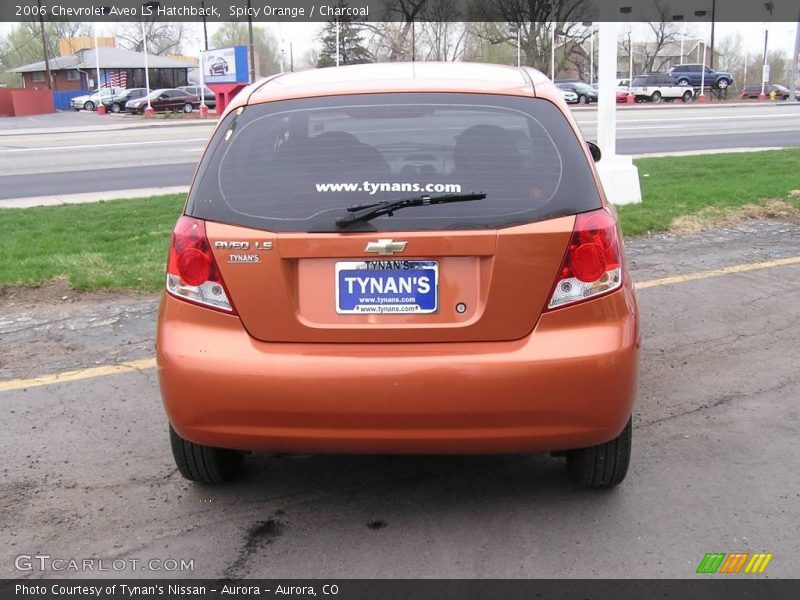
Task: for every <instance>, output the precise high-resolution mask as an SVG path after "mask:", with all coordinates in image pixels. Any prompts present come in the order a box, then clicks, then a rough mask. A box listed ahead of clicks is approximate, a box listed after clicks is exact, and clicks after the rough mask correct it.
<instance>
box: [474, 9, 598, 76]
mask: <svg viewBox="0 0 800 600" xmlns="http://www.w3.org/2000/svg"><path fill="white" fill-rule="evenodd" d="M586 7H587V0H562V1H561V2H553V1H552V0H527V1H521V0H474V1H473V2H472V4H471V8H470V13H471V18H472V20H475V21H482V22H491V21H493V23H492V25H493V26H490V27H485V28H482V30H480V35H481V36H484V37H485V39H486V40H487V41H489V42H490V43H491V44H502V43H506V44H516V36H515V35H513V34H511V33H510V32H509V31H508V27H507V25H506V23H514V24H516V25H518V26H519V28H520V47H521V51H522V54H523V56H524V62H525V64H528V65H532V66H535V67H537V68H539V69H540V70H541V71H543V72H545V73H546V72H548V71H549V67H550V56H551V45H552V44H551V40H552V39H553V34H555V38H556V45H557V47H560V50H559V51H558V52H557V53H555V54H556V56H555V59H556V61H557V62H556V65H555V71H556V73H558V71H559V70H561V69H562V68H563V67H565V66H566V65H567V64H569V62H570V61H571V60H572V59H573V57H574V53H575V52H576V51H577V50H578V49H579V48H580V49H581V50H580V51H581V52H583V50H582V47H583V43H584V42H585V41H586V40H587V39H588V36H589V34H588V30H587V29H586V28H584V27H583V26H582V25H581V21H582V18H583V17H584V16H585V14H586Z"/></svg>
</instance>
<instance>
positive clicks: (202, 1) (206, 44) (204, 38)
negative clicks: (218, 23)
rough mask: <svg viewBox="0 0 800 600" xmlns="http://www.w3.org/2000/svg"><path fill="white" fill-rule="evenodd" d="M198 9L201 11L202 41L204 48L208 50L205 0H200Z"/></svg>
mask: <svg viewBox="0 0 800 600" xmlns="http://www.w3.org/2000/svg"><path fill="white" fill-rule="evenodd" d="M200 10H201V11H202V12H203V41H204V42H205V48H206V50H208V28H207V27H206V3H205V0H200Z"/></svg>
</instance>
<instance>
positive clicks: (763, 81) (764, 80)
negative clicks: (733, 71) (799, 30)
mask: <svg viewBox="0 0 800 600" xmlns="http://www.w3.org/2000/svg"><path fill="white" fill-rule="evenodd" d="M764 8H765V9H766V10H767V12H768V13H769V22H768V23H767V26H766V27H765V28H764V66H763V67H762V69H761V95H759V97H758V99H759V100H762V101H763V100H766V99H767V94H766V92H767V68H768V67H767V65H768V64H769V63H768V62H767V48H768V45H769V26H770V24H771V23H772V11H773V10H774V8H775V5H774V4H773V3H772V2H765V3H764ZM796 59H797V57H795V60H796Z"/></svg>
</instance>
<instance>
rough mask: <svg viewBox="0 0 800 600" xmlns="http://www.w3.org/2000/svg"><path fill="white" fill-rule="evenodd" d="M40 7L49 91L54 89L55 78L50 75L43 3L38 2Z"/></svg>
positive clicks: (40, 24)
mask: <svg viewBox="0 0 800 600" xmlns="http://www.w3.org/2000/svg"><path fill="white" fill-rule="evenodd" d="M36 4H37V5H38V7H39V27H40V28H41V31H42V51H43V52H44V70H45V71H46V72H47V89H48V90H52V89H53V76H52V75H51V74H50V57H49V56H48V53H47V35H46V34H45V32H44V13H43V12H42V1H41V0H36Z"/></svg>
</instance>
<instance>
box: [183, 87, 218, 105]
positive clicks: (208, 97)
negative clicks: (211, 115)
mask: <svg viewBox="0 0 800 600" xmlns="http://www.w3.org/2000/svg"><path fill="white" fill-rule="evenodd" d="M175 89H177V90H183V91H184V92H186V93H187V94H192V95H193V96H197V97H198V98H200V99H201V100H203V101H204V102H205V104H206V106H207V107H208V108H213V109H216V108H217V95H216V94H215V93H214V92H212V91H211V90H210V89H208V88H207V87H203V88H201V87H200V86H199V85H182V86H181V87H178V88H175ZM201 90H202V91H203V94H204V95H203V96H202V97H201V96H200V91H201Z"/></svg>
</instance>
